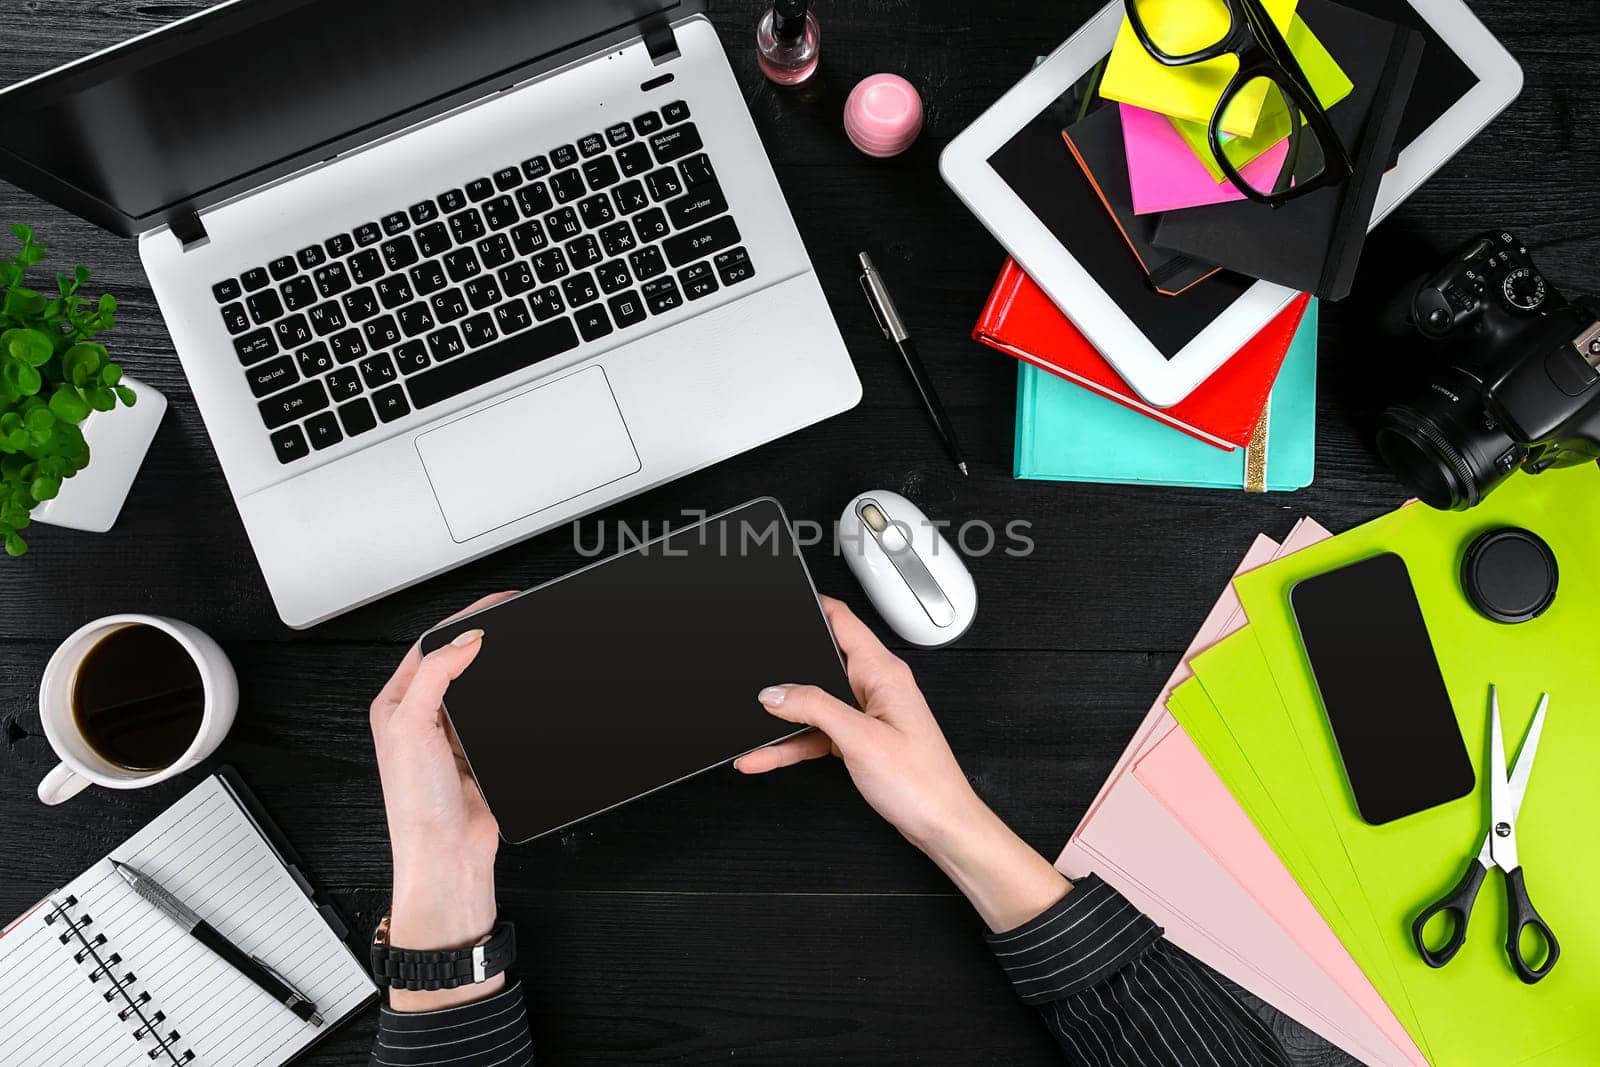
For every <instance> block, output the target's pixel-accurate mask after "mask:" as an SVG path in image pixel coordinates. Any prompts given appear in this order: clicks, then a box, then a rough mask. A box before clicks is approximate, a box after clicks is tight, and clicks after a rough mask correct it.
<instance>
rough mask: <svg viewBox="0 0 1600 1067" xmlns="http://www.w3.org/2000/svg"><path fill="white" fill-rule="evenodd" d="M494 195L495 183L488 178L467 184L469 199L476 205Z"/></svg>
mask: <svg viewBox="0 0 1600 1067" xmlns="http://www.w3.org/2000/svg"><path fill="white" fill-rule="evenodd" d="M493 195H494V182H492V181H490V180H489V179H488V178H474V179H473V180H472V181H470V182H468V183H467V199H468V200H471V201H472V202H473V203H474V204H476V203H477V202H478V201H480V200H487V199H489V198H490V197H491V196H493Z"/></svg>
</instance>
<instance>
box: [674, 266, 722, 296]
mask: <svg viewBox="0 0 1600 1067" xmlns="http://www.w3.org/2000/svg"><path fill="white" fill-rule="evenodd" d="M678 280H679V281H680V282H682V283H683V291H684V294H685V295H687V296H688V297H689V299H690V300H699V299H700V298H701V297H703V296H710V295H711V294H712V293H714V292H716V291H717V290H718V289H720V288H722V287H721V286H720V285H718V284H717V276H716V274H715V273H714V272H713V271H712V270H711V264H709V263H696V264H695V265H694V266H692V267H685V268H684V269H683V270H680V271H679V272H678Z"/></svg>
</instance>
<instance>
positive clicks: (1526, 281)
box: [1377, 233, 1600, 511]
mask: <svg viewBox="0 0 1600 1067" xmlns="http://www.w3.org/2000/svg"><path fill="white" fill-rule="evenodd" d="M1405 318H1406V320H1407V321H1408V322H1409V323H1410V325H1411V326H1412V327H1414V328H1415V329H1416V330H1417V331H1418V332H1420V333H1421V334H1422V335H1423V336H1424V337H1426V338H1428V339H1430V340H1432V341H1435V342H1439V343H1440V344H1441V346H1442V347H1443V353H1442V354H1443V356H1444V358H1443V360H1442V362H1441V364H1440V366H1439V367H1438V369H1437V371H1436V372H1435V373H1433V374H1432V375H1431V376H1430V380H1429V381H1428V385H1427V389H1426V390H1425V391H1424V392H1423V394H1422V395H1421V396H1420V397H1418V398H1416V399H1415V400H1413V401H1411V402H1410V403H1409V404H1397V405H1395V406H1393V407H1391V408H1389V409H1388V410H1387V411H1385V412H1384V413H1383V416H1382V418H1381V420H1380V423H1379V428H1378V442H1377V443H1378V451H1379V453H1380V454H1381V455H1382V456H1383V458H1384V461H1385V462H1386V463H1388V464H1389V466H1390V467H1391V468H1393V469H1394V472H1395V474H1397V475H1398V476H1399V478H1400V480H1401V482H1403V483H1404V484H1405V486H1406V488H1408V489H1409V490H1411V492H1412V493H1414V494H1415V495H1416V496H1417V497H1418V498H1420V499H1421V500H1423V501H1424V502H1426V503H1427V504H1430V505H1431V506H1433V507H1436V508H1440V509H1444V510H1456V511H1459V510H1464V509H1466V508H1470V507H1472V506H1473V505H1475V504H1477V503H1478V502H1479V501H1481V500H1482V499H1483V497H1484V496H1485V495H1486V494H1487V493H1488V492H1489V491H1490V490H1491V489H1493V488H1494V487H1495V486H1497V485H1499V484H1500V483H1501V482H1503V481H1505V479H1506V478H1508V477H1510V476H1511V474H1512V473H1513V472H1514V471H1517V470H1519V469H1521V470H1526V471H1528V472H1530V473H1533V474H1537V473H1539V472H1540V471H1544V470H1548V469H1549V468H1551V467H1569V466H1574V465H1576V464H1579V463H1584V462H1587V461H1589V460H1594V459H1600V316H1597V315H1596V314H1595V313H1593V312H1591V311H1589V310H1587V309H1585V308H1582V307H1579V306H1578V305H1576V304H1573V303H1570V302H1568V301H1567V300H1566V299H1565V298H1564V297H1563V296H1562V295H1561V294H1560V293H1558V292H1556V290H1555V289H1554V288H1553V287H1552V286H1550V285H1548V284H1547V283H1546V282H1545V280H1544V278H1543V277H1542V276H1541V275H1540V274H1539V271H1538V268H1536V267H1535V266H1534V265H1533V260H1532V259H1531V258H1529V256H1528V250H1527V249H1526V248H1525V247H1523V245H1522V244H1521V242H1519V241H1518V240H1517V239H1516V238H1515V237H1513V236H1511V234H1509V233H1491V234H1485V235H1484V236H1482V237H1479V238H1477V239H1476V240H1474V241H1472V242H1471V243H1470V244H1468V245H1467V246H1466V247H1465V248H1464V249H1463V250H1462V251H1461V252H1460V253H1459V254H1458V255H1457V256H1456V257H1455V258H1454V259H1452V260H1451V261H1450V263H1449V264H1448V265H1446V266H1445V267H1444V269H1442V270H1441V271H1439V273H1437V274H1435V275H1434V276H1433V277H1431V278H1428V279H1426V280H1425V281H1423V282H1422V284H1421V285H1420V286H1419V287H1418V288H1417V289H1416V290H1415V291H1414V292H1413V293H1412V294H1410V300H1409V307H1407V308H1406V309H1405Z"/></svg>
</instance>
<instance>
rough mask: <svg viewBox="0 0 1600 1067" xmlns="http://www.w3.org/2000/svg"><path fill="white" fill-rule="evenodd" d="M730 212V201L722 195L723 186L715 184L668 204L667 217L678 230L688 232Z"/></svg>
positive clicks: (688, 193) (703, 186)
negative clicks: (691, 228)
mask: <svg viewBox="0 0 1600 1067" xmlns="http://www.w3.org/2000/svg"><path fill="white" fill-rule="evenodd" d="M727 210H728V201H727V199H726V198H725V197H724V196H723V195H722V186H720V185H717V184H716V183H715V182H713V183H712V184H710V185H702V186H699V187H698V188H696V189H693V190H691V191H690V192H687V193H685V194H684V195H683V196H680V197H679V198H678V199H676V200H673V201H671V202H669V203H668V204H667V217H668V218H670V219H671V220H672V227H673V229H676V230H687V229H688V228H689V227H691V226H698V225H700V223H702V222H704V221H706V220H707V219H713V218H716V217H717V216H718V215H721V214H723V213H724V212H726V211H727Z"/></svg>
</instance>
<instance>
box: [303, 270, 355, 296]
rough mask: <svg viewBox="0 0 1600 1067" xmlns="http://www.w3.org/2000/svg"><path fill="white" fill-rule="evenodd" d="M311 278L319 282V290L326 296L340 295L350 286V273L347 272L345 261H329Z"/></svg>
mask: <svg viewBox="0 0 1600 1067" xmlns="http://www.w3.org/2000/svg"><path fill="white" fill-rule="evenodd" d="M311 278H312V280H313V281H315V282H316V283H317V292H319V293H321V294H322V295H323V297H324V298H326V297H330V296H338V295H339V294H340V293H342V292H344V291H345V290H346V289H348V288H350V275H349V274H348V273H346V271H345V269H344V264H343V263H329V264H328V265H327V266H326V267H323V268H322V269H321V270H319V271H317V272H316V273H315V274H313V275H312V276H311Z"/></svg>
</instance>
